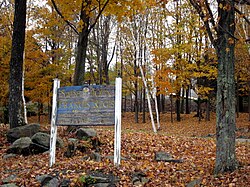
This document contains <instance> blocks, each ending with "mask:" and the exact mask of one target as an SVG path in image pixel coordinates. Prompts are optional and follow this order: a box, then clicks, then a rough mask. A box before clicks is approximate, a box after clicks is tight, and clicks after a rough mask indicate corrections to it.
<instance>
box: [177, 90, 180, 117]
mask: <svg viewBox="0 0 250 187" xmlns="http://www.w3.org/2000/svg"><path fill="white" fill-rule="evenodd" d="M176 120H177V121H181V101H180V91H178V92H177V93H176Z"/></svg>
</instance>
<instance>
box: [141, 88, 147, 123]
mask: <svg viewBox="0 0 250 187" xmlns="http://www.w3.org/2000/svg"><path fill="white" fill-rule="evenodd" d="M142 123H146V89H145V87H143V105H142Z"/></svg>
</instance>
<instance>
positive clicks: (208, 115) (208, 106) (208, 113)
mask: <svg viewBox="0 0 250 187" xmlns="http://www.w3.org/2000/svg"><path fill="white" fill-rule="evenodd" d="M206 121H210V98H209V97H208V99H207V101H206Z"/></svg>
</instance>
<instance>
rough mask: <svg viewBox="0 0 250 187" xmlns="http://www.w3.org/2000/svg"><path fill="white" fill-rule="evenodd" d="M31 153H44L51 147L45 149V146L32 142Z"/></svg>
mask: <svg viewBox="0 0 250 187" xmlns="http://www.w3.org/2000/svg"><path fill="white" fill-rule="evenodd" d="M30 151H31V153H32V154H39V153H44V152H46V151H49V147H45V146H43V145H40V144H37V143H33V142H32V143H31V144H30Z"/></svg>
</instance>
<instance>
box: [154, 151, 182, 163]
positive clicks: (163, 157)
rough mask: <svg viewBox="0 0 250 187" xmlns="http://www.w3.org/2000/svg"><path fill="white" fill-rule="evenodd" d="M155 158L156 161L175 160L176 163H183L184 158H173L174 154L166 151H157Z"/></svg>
mask: <svg viewBox="0 0 250 187" xmlns="http://www.w3.org/2000/svg"><path fill="white" fill-rule="evenodd" d="M155 160H156V161H164V162H175V163H182V162H183V160H177V159H173V157H172V155H171V154H169V153H166V152H156V153H155Z"/></svg>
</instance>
